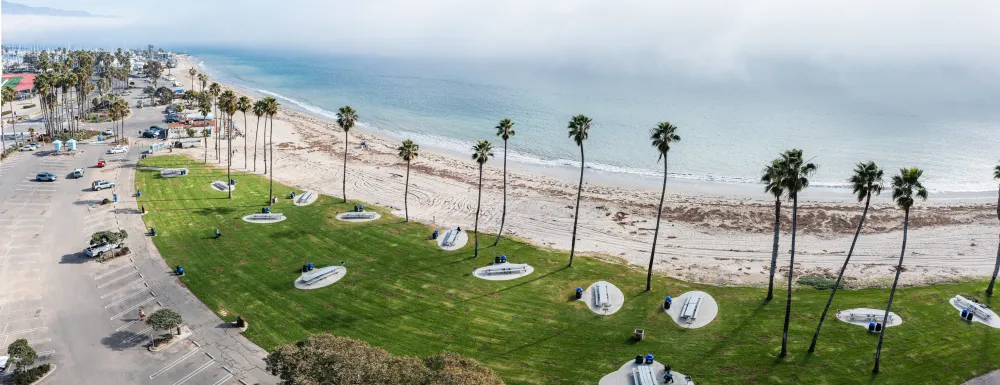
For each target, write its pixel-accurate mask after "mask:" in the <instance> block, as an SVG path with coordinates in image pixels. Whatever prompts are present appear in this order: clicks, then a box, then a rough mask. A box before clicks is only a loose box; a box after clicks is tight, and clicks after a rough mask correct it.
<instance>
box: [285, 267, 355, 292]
mask: <svg viewBox="0 0 1000 385" xmlns="http://www.w3.org/2000/svg"><path fill="white" fill-rule="evenodd" d="M322 275H326V277H324V278H320V279H318V280H315V281H313V282H312V283H311V284H307V283H306V281H308V280H309V279H311V278H314V277H319V276H322ZM345 275H347V268H346V267H344V266H327V267H323V268H319V269H313V271H310V272H308V273H302V275H301V276H299V278H297V279H296V280H295V288H296V289H302V290H313V289H319V288H321V287H325V286H330V285H332V284H333V283H334V282H337V281H339V280H340V279H341V278H344V276H345Z"/></svg>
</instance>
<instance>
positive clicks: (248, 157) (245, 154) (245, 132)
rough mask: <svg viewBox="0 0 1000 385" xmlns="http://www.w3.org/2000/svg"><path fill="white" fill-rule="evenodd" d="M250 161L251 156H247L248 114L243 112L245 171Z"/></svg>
mask: <svg viewBox="0 0 1000 385" xmlns="http://www.w3.org/2000/svg"><path fill="white" fill-rule="evenodd" d="M249 160H250V156H249V155H247V113H246V111H243V169H244V170H246V169H247V161H249Z"/></svg>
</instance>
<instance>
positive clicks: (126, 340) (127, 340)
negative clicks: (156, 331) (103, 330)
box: [115, 327, 153, 343]
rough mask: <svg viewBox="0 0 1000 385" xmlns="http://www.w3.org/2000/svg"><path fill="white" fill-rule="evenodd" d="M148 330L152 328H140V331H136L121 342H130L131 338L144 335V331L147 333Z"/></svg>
mask: <svg viewBox="0 0 1000 385" xmlns="http://www.w3.org/2000/svg"><path fill="white" fill-rule="evenodd" d="M150 330H153V328H152V327H148V328H145V329H142V330H140V331H137V332H135V334H133V335H132V336H131V337H129V338H126V339H124V340H122V342H123V343H129V342H132V341H133V340H135V339H136V338H139V337H146V333H149V331H150ZM115 331H116V332H120V331H121V330H115Z"/></svg>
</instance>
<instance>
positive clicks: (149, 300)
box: [111, 297, 156, 320]
mask: <svg viewBox="0 0 1000 385" xmlns="http://www.w3.org/2000/svg"><path fill="white" fill-rule="evenodd" d="M155 299H156V297H149V298H146V300H144V301H142V302H139V303H137V304H135V306H132V307H130V308H128V309H125V310H122V312H121V313H118V314H115V315H113V316H111V319H112V320H114V319H115V318H118V317H121V316H123V315H125V314H127V313H128V312H130V311H132V310H135V309H138V308H139V306H142V305H145V304H147V303H150V302H153V300H155Z"/></svg>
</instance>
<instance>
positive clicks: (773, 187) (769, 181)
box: [760, 158, 785, 301]
mask: <svg viewBox="0 0 1000 385" xmlns="http://www.w3.org/2000/svg"><path fill="white" fill-rule="evenodd" d="M784 168H785V165H784V164H782V163H781V159H780V158H779V159H775V160H774V161H772V162H771V164H770V165H768V166H767V167H765V168H764V171H763V173H762V175H761V177H760V181H761V182H762V183H764V192H766V193H769V194H771V195H772V196H774V244H773V245H772V246H771V269H770V274H771V277H770V279H768V282H767V297H765V298H764V300H765V301H770V300H772V299H774V272H775V271H777V270H778V233H779V232H780V231H781V196H782V195H785V186H784V184H783V183H784V181H783V180H782V174H781V172H782V170H783V169H784Z"/></svg>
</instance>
